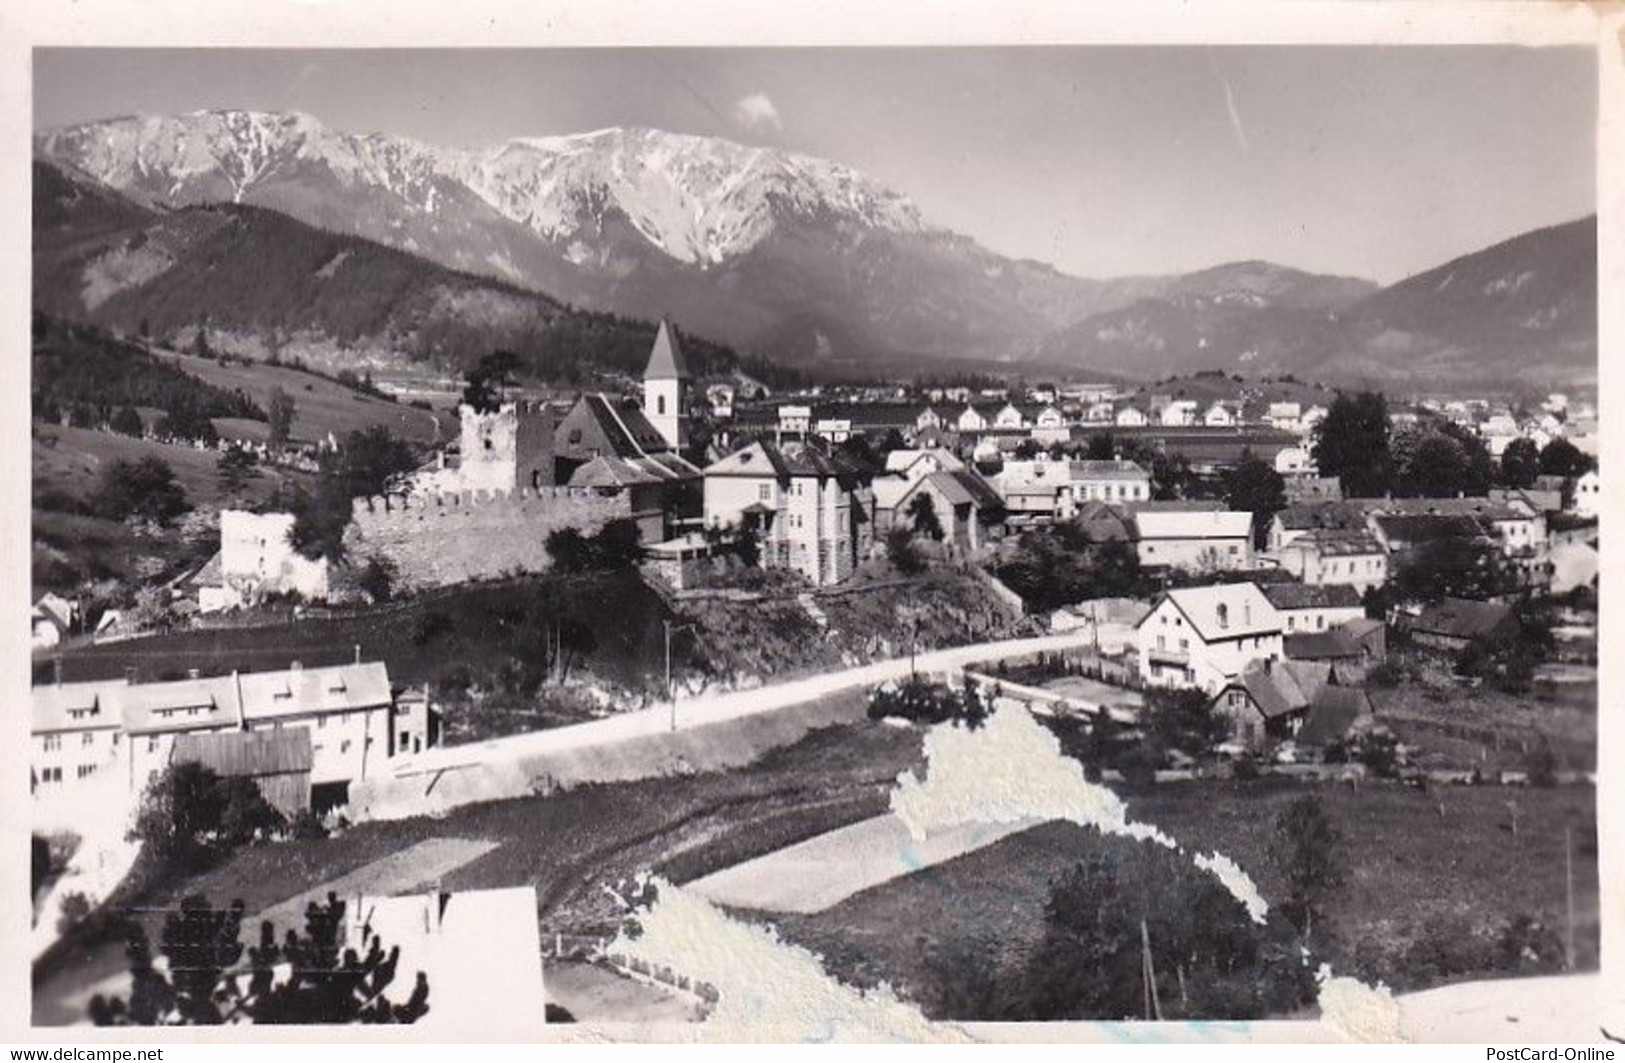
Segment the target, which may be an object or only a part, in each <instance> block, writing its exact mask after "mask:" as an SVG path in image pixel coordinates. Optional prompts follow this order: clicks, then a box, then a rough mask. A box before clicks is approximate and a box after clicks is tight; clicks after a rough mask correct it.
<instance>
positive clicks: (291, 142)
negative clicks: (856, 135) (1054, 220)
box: [36, 110, 929, 266]
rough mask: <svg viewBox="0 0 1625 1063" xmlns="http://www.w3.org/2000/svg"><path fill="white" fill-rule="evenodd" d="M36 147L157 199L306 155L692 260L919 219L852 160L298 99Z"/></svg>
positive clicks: (295, 169)
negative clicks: (385, 128)
mask: <svg viewBox="0 0 1625 1063" xmlns="http://www.w3.org/2000/svg"><path fill="white" fill-rule="evenodd" d="M36 147H37V149H38V150H39V151H40V152H41V154H43V155H44V156H46V157H47V158H51V159H54V160H56V161H60V162H65V163H69V164H71V165H73V166H75V167H77V168H79V169H81V170H83V171H85V172H86V173H88V174H90V175H91V176H93V177H95V178H96V179H98V180H100V181H102V182H104V183H106V184H108V185H111V186H112V187H114V188H117V189H119V190H121V191H125V192H129V193H132V194H137V195H139V196H141V197H143V198H147V199H151V200H154V201H157V202H167V203H170V204H186V203H199V202H211V201H214V202H218V201H231V202H255V201H256V195H255V193H256V191H259V190H261V189H264V188H266V187H267V186H268V185H270V184H272V183H275V182H282V183H283V184H286V183H289V182H299V181H301V180H308V179H309V178H310V177H311V172H310V170H309V168H310V167H317V168H319V169H325V170H326V171H329V172H330V173H331V174H332V176H333V177H334V178H336V179H337V180H338V182H339V183H340V184H341V185H343V186H345V187H346V188H347V189H351V190H354V189H358V188H360V189H367V188H371V189H375V190H379V191H382V192H384V193H386V194H387V196H388V197H389V199H390V202H391V203H392V204H394V207H393V208H392V209H407V210H410V211H412V212H414V213H419V214H433V213H435V212H436V210H437V209H441V208H443V206H444V205H445V204H446V203H447V201H448V200H449V199H453V198H461V195H462V194H464V193H472V196H474V197H477V198H478V199H479V200H481V201H483V203H484V204H486V205H487V206H489V207H490V208H492V209H494V210H495V211H496V212H497V213H499V214H501V215H502V216H503V217H505V218H507V219H508V220H510V221H512V222H516V223H518V224H520V225H523V226H525V227H526V228H528V229H530V230H532V231H533V232H535V233H536V234H537V235H539V236H541V237H542V238H543V239H544V240H546V241H549V242H551V243H555V244H559V245H562V246H568V245H570V244H571V243H572V242H575V241H578V240H581V239H591V238H592V237H593V236H594V235H595V234H596V233H597V232H599V231H601V229H602V226H603V225H604V224H605V222H606V220H607V219H608V218H609V216H610V215H612V214H616V213H618V214H619V215H621V216H624V218H625V219H626V221H627V222H628V223H629V224H630V225H631V226H632V227H633V228H634V229H636V230H637V232H638V233H640V234H641V235H642V236H643V237H644V238H645V239H646V240H648V242H649V243H650V244H652V245H653V246H654V247H656V248H658V249H659V250H660V251H662V252H663V253H664V254H666V255H668V256H670V257H671V258H674V259H677V260H678V261H681V262H684V263H689V264H695V265H702V266H709V265H716V264H720V263H722V262H725V261H727V260H728V259H730V258H732V257H735V256H737V255H740V254H743V253H745V252H746V251H749V250H750V249H751V248H752V247H754V246H756V244H757V243H759V242H760V241H761V240H762V239H764V238H765V237H766V236H767V235H768V234H769V233H771V232H772V231H773V229H774V227H775V226H776V225H777V224H779V223H780V222H782V221H784V220H787V219H789V218H801V219H815V218H816V219H821V220H825V221H832V222H834V223H835V224H837V225H847V226H853V227H857V228H871V229H883V230H887V231H891V232H903V233H914V232H923V231H927V230H928V228H929V227H928V226H927V225H926V223H925V222H924V221H923V220H922V219H921V217H920V214H919V211H918V209H917V208H916V207H915V206H914V204H913V203H912V202H911V201H910V200H909V199H908V198H907V197H905V196H903V195H902V194H900V193H898V192H895V191H893V190H892V189H889V188H887V187H886V186H884V185H882V184H881V183H880V182H878V181H876V180H874V179H873V178H871V177H868V176H867V175H865V174H862V173H860V172H858V171H857V170H854V169H852V168H851V167H848V166H843V165H841V164H839V163H835V162H830V161H828V160H825V159H819V158H814V157H811V156H807V155H798V154H795V153H791V152H785V151H778V150H773V149H768V148H760V147H751V146H748V145H744V144H739V143H735V142H733V141H729V140H723V139H720V138H715V137H704V136H696V135H691V134H683V133H671V132H666V131H664V130H658V129H649V128H643V127H612V128H608V129H599V130H594V131H592V132H588V133H577V134H569V135H562V136H540V137H521V138H516V139H513V140H510V141H507V142H506V143H503V144H499V145H497V146H495V147H492V148H490V149H487V150H483V151H461V150H454V149H443V148H437V147H433V146H430V145H427V144H423V143H420V142H418V141H415V140H411V139H409V138H405V137H398V136H393V135H388V134H379V133H370V134H354V133H346V132H342V131H338V130H334V129H331V128H330V127H328V126H326V125H324V124H323V123H322V122H321V121H320V120H318V119H316V118H314V117H312V116H310V115H307V114H301V113H298V112H265V111H241V110H207V111H194V112H191V113H188V114H182V115H174V116H168V117H146V116H142V117H132V118H118V119H111V120H109V121H105V122H95V123H90V124H87V125H81V126H74V127H70V128H65V129H57V130H51V131H48V132H46V133H44V134H42V135H40V136H39V137H38V138H37V140H36ZM261 198H264V199H267V200H271V199H273V197H269V196H265V197H261Z"/></svg>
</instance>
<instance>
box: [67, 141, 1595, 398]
mask: <svg viewBox="0 0 1625 1063" xmlns="http://www.w3.org/2000/svg"><path fill="white" fill-rule="evenodd" d="M35 149H36V153H37V157H39V158H41V159H44V160H48V161H49V162H51V163H52V164H53V165H54V166H56V167H58V172H59V173H60V174H61V175H62V176H63V179H64V180H66V181H68V182H69V183H70V184H73V185H75V186H76V187H77V188H78V189H79V192H78V193H77V197H78V198H76V199H75V210H76V213H77V216H78V224H80V225H87V226H89V225H91V221H90V219H91V218H92V217H93V216H96V215H97V214H98V212H99V213H100V214H101V215H104V217H103V223H105V224H109V225H114V226H117V225H118V224H121V222H120V218H121V217H122V215H123V214H124V213H126V212H127V211H128V210H129V209H132V208H135V209H150V210H154V211H158V212H159V213H162V212H163V211H166V210H175V209H177V208H186V207H193V208H195V207H198V206H200V205H204V204H236V205H241V206H244V207H250V206H253V207H261V208H268V209H269V210H272V211H277V212H280V213H282V214H285V215H287V216H288V217H289V218H292V219H296V220H298V221H301V222H304V223H306V224H307V225H311V226H315V227H317V228H318V229H322V230H328V231H331V232H333V233H342V234H348V235H351V236H357V237H361V238H363V239H365V240H368V241H373V242H374V243H375V244H379V245H383V246H384V247H388V248H394V249H397V250H399V251H403V252H406V253H408V254H409V255H412V256H416V257H417V258H418V259H421V260H426V261H427V262H428V263H434V264H437V265H438V266H441V267H445V268H448V269H450V270H453V271H456V272H457V273H458V274H460V275H461V276H463V277H464V280H465V281H466V280H475V279H478V278H484V277H489V278H494V280H493V281H492V285H494V287H493V288H492V290H493V291H496V290H502V291H508V292H510V294H511V293H512V292H519V291H522V290H528V292H531V293H545V295H538V297H537V298H538V299H540V300H541V301H542V302H545V303H547V304H549V305H552V306H555V307H562V308H567V307H569V306H578V307H582V308H586V309H589V310H594V311H600V312H607V313H612V314H620V315H629V316H633V317H639V318H645V319H652V318H657V317H661V316H670V317H672V318H673V319H675V320H676V321H678V322H680V323H681V324H682V326H683V327H684V328H685V330H686V331H687V332H688V333H689V334H691V335H696V336H704V337H710V338H712V339H716V340H719V341H722V342H725V343H729V344H732V345H733V346H735V347H736V348H738V349H740V350H742V351H756V352H760V353H762V354H765V355H768V356H770V357H771V358H772V359H774V360H775V361H778V362H780V363H781V364H793V365H798V366H800V365H807V366H809V367H816V368H819V369H820V371H837V372H839V371H848V372H852V373H857V374H862V373H873V372H915V371H922V370H924V371H930V370H932V369H933V368H941V367H943V366H944V365H945V364H963V363H965V362H967V361H973V362H976V363H979V364H983V365H987V366H994V365H1005V366H1009V367H1011V368H1015V369H1020V368H1022V367H1024V366H1029V365H1030V366H1031V367H1032V369H1033V371H1050V370H1051V369H1052V368H1055V367H1060V368H1067V367H1071V368H1075V369H1077V370H1089V369H1093V370H1097V371H1103V372H1110V373H1115V374H1121V375H1125V376H1131V377H1138V378H1147V377H1155V376H1159V375H1166V374H1169V373H1182V372H1189V371H1194V370H1200V369H1208V368H1218V369H1224V370H1226V371H1240V372H1249V373H1267V372H1276V373H1279V372H1294V373H1307V374H1315V375H1319V376H1321V377H1323V378H1325V379H1330V380H1342V381H1361V380H1371V381H1379V382H1380V381H1383V380H1425V379H1427V378H1429V377H1431V376H1437V377H1439V378H1440V379H1441V380H1446V379H1474V378H1476V377H1478V376H1480V375H1491V376H1495V377H1497V378H1504V379H1534V378H1537V377H1538V378H1540V379H1546V378H1548V377H1552V378H1559V379H1581V380H1583V379H1586V378H1588V377H1591V378H1594V376H1595V363H1596V350H1597V344H1596V266H1595V244H1596V234H1595V219H1594V218H1591V219H1582V220H1580V221H1577V222H1573V223H1570V224H1568V225H1564V226H1556V227H1553V228H1551V229H1546V230H1541V231H1539V232H1536V233H1529V234H1525V235H1524V236H1521V237H1518V238H1515V239H1513V240H1509V241H1506V242H1504V243H1502V244H1498V245H1496V246H1495V247H1493V248H1486V249H1484V250H1483V251H1480V252H1475V253H1473V254H1471V255H1466V256H1462V257H1461V258H1458V259H1456V260H1454V261H1453V262H1451V263H1448V264H1446V265H1445V266H1442V267H1439V269H1438V270H1433V271H1428V272H1426V273H1423V274H1420V275H1418V276H1417V277H1413V278H1410V279H1408V280H1406V281H1402V282H1400V283H1399V284H1396V285H1393V286H1391V287H1389V288H1387V289H1383V290H1380V291H1379V290H1378V289H1377V286H1376V285H1374V284H1372V283H1370V282H1369V281H1364V280H1360V279H1357V278H1349V277H1335V276H1324V275H1319V274H1313V273H1308V272H1305V271H1302V270H1295V269H1291V268H1288V267H1285V266H1280V265H1275V264H1272V263H1268V262H1261V261H1243V262H1234V263H1227V264H1224V265H1220V266H1215V267H1212V268H1210V269H1205V270H1200V271H1197V272H1194V273H1188V274H1183V275H1172V276H1137V277H1123V278H1116V279H1105V280H1098V279H1085V278H1078V277H1072V276H1068V275H1067V274H1065V273H1062V272H1061V271H1059V270H1057V269H1055V268H1054V267H1052V266H1049V265H1046V264H1044V263H1040V262H1033V261H1028V260H1018V259H1010V258H1006V257H1004V256H1001V255H998V254H996V253H994V252H992V251H990V250H988V249H987V248H985V247H983V246H981V245H980V244H979V243H977V242H976V241H975V240H973V239H971V238H969V237H966V236H963V235H960V234H957V233H954V232H952V231H950V230H947V229H945V228H942V227H940V226H937V225H934V224H932V223H930V222H929V221H927V220H926V219H925V218H924V217H923V216H922V215H921V212H920V211H919V209H918V208H917V207H916V206H915V204H914V203H913V202H912V201H911V200H909V199H908V198H907V197H906V196H905V195H903V194H901V193H899V192H897V191H894V190H892V189H890V188H887V187H886V186H885V185H884V184H883V183H881V182H879V181H877V180H875V179H873V178H871V177H868V176H866V175H864V174H862V173H860V172H859V171H856V170H854V169H852V168H851V167H847V166H843V165H841V164H839V163H834V162H829V161H827V160H821V159H815V158H812V157H810V156H805V155H798V154H795V153H791V152H784V151H776V150H772V149H767V148H760V147H750V146H747V145H743V144H737V143H734V142H731V141H727V140H722V139H718V138H711V137H699V136H691V135H686V134H677V133H668V132H663V131H660V130H653V129H644V128H624V129H622V128H617V129H606V130H598V131H595V132H592V133H584V134H578V135H572V136H559V137H538V138H520V139H516V140H513V141H509V142H507V143H505V144H501V145H497V146H496V147H493V148H490V149H488V150H476V151H461V150H451V149H442V148H436V147H433V146H430V145H426V144H422V143H420V142H417V141H413V140H411V139H408V138H403V137H395V136H388V135H383V134H364V135H362V134H353V133H346V132H341V131H336V130H333V129H330V128H329V127H327V126H325V125H324V124H322V123H321V122H319V121H318V120H316V119H314V118H312V117H310V116H308V115H300V114H277V113H263V112H248V111H202V112H194V113H191V114H186V115H175V116H168V117H138V118H121V119H112V120H108V121H105V122H95V123H89V124H86V125H81V126H74V127H70V128H66V129H58V130H50V131H46V132H43V133H41V134H40V135H38V136H37V137H36V138H35ZM113 193H119V194H121V197H120V200H119V202H118V203H115V202H113V201H111V200H107V199H106V198H105V197H106V196H107V195H111V194H113ZM98 197H102V198H100V199H98ZM121 203H122V204H124V205H120V204H121ZM41 209H46V210H49V209H53V208H52V207H51V205H50V204H45V205H43V207H42V205H41V204H40V203H39V202H38V201H36V211H37V212H38V211H40V210H41ZM37 217H38V215H37ZM194 217H201V215H195V214H194ZM125 220H126V221H127V220H128V219H125ZM256 224H257V225H258V226H259V227H260V228H264V227H265V226H268V225H270V224H271V223H270V222H260V223H256ZM92 227H93V226H92ZM63 235H64V234H62V233H57V234H55V235H53V237H52V242H53V245H52V247H51V248H50V249H49V251H50V255H48V256H47V257H51V256H56V257H60V252H61V251H62V250H63V249H62V248H61V247H60V246H58V245H57V244H56V243H55V241H59V240H60V239H61V238H62V237H63ZM365 257H366V261H368V262H369V263H371V262H374V261H375V259H374V258H373V257H372V256H365ZM117 261H118V263H119V268H120V269H122V270H125V271H126V272H124V273H120V274H119V275H118V276H116V277H115V276H110V275H109V273H108V270H107V268H106V264H103V265H101V266H94V267H92V266H88V265H87V266H86V268H87V269H90V270H91V271H92V273H97V276H95V277H91V278H90V279H88V280H86V281H83V282H81V283H79V285H78V286H79V287H83V288H84V289H85V291H86V293H87V296H88V299H89V302H90V303H94V301H95V299H96V298H98V297H100V293H101V290H102V287H105V286H106V285H108V284H114V285H115V286H116V285H118V284H124V285H125V286H126V287H128V286H129V284H130V283H131V282H132V277H133V276H134V275H133V274H129V273H128V272H127V267H129V266H130V263H126V262H123V261H122V260H117ZM142 261H144V260H143V259H142V257H141V256H140V255H136V256H135V257H134V258H133V259H131V260H130V262H133V263H134V265H135V268H136V269H137V271H138V272H139V269H140V268H144V267H142V266H141V263H142ZM357 261H360V260H359V259H358V260H357ZM376 261H377V262H382V261H384V260H382V259H376ZM150 265H151V262H150V261H149V262H148V266H150ZM97 271H99V273H98V272H97ZM388 275H390V271H388V270H385V271H383V272H382V273H381V274H380V278H383V277H386V276H388ZM284 281H285V283H287V284H289V285H291V286H293V287H295V288H300V289H302V290H303V289H306V288H308V284H307V282H306V281H305V280H302V279H300V278H296V277H293V276H291V275H289V276H287V277H285V278H284ZM498 282H500V283H498ZM164 283H165V282H162V281H156V280H155V287H154V288H153V289H152V291H157V290H158V289H160V288H162V287H163V286H164ZM378 283H381V284H387V283H388V282H387V281H385V280H382V279H380V280H379V281H378ZM354 288H355V290H356V291H359V290H360V287H359V283H358V281H357V282H356V283H355V284H354ZM124 298H126V299H128V298H130V297H128V296H126V297H124ZM175 298H176V299H177V300H178V299H179V297H178V296H176V297H175ZM504 298H506V296H505V297H504ZM119 305H120V304H119V303H117V302H115V303H114V304H113V307H112V309H111V310H108V311H103V310H101V309H99V308H97V307H95V306H87V307H86V309H87V310H88V311H90V312H92V313H101V314H105V313H111V312H114V311H116V310H117V308H118V306H119ZM175 305H179V303H178V302H174V303H166V304H165V306H166V307H171V306H175ZM164 312H165V313H168V312H169V310H168V309H166V310H165V311H164ZM438 313H439V316H438V317H436V316H435V315H430V318H431V319H433V320H436V321H440V322H443V321H444V320H445V313H444V311H443V310H442V311H440V312H438ZM475 320H476V321H478V320H480V319H479V316H478V315H475ZM394 327H396V328H397V329H398V330H400V331H398V332H397V333H393V334H392V335H394V336H395V339H392V340H390V341H389V342H399V343H404V344H409V345H410V344H416V346H412V347H411V348H410V349H411V350H414V351H416V350H418V349H419V348H421V347H422V343H421V341H420V340H418V339H416V338H415V337H416V333H415V332H414V331H413V330H412V329H411V328H409V327H408V324H407V322H406V320H405V319H397V320H396V321H395V326H394ZM430 346H433V344H430Z"/></svg>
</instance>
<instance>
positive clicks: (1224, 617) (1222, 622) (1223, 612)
mask: <svg viewBox="0 0 1625 1063" xmlns="http://www.w3.org/2000/svg"><path fill="white" fill-rule="evenodd" d="M1219 626H1220V627H1229V626H1230V607H1229V606H1228V605H1225V604H1224V603H1223V602H1220V603H1219Z"/></svg>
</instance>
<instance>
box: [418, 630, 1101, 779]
mask: <svg viewBox="0 0 1625 1063" xmlns="http://www.w3.org/2000/svg"><path fill="white" fill-rule="evenodd" d="M1090 644H1091V640H1090V637H1089V635H1088V634H1087V633H1080V632H1067V633H1066V634H1063V635H1044V636H1038V637H1034V638H1025V639H1007V640H1005V641H1001V642H979V643H976V644H974V645H971V646H956V647H953V648H951V649H945V650H933V651H931V652H929V653H921V654H919V655H918V656H917V657H915V658H914V659H913V660H912V661H910V659H909V658H907V657H899V658H894V659H891V660H885V661H875V662H873V663H871V664H865V665H860V666H858V667H856V668H847V669H843V670H842V671H839V672H826V673H824V674H822V675H815V676H808V677H806V678H804V679H794V680H790V681H789V682H785V683H775V684H773V685H770V686H762V687H756V688H755V689H753V690H733V691H727V692H716V693H705V694H700V695H697V696H695V697H692V698H678V699H677V706H676V729H677V730H680V731H681V730H686V729H688V728H691V727H702V726H706V725H709V724H714V723H720V722H723V721H726V720H734V719H739V718H741V717H746V716H753V715H756V714H758V713H765V712H773V711H775V710H778V709H783V708H787V707H789V706H792V705H799V704H801V703H803V702H807V701H811V700H813V699H815V698H819V697H823V696H825V695H828V694H834V693H837V692H839V691H842V690H849V689H851V688H853V687H865V686H874V685H876V684H879V683H883V682H885V681H887V680H889V679H902V678H904V677H906V676H907V675H908V674H909V672H910V670H911V669H913V670H915V671H920V672H945V671H953V670H957V669H959V668H962V667H964V666H965V665H967V664H972V663H975V662H978V661H988V660H1000V659H1005V658H1009V657H1020V656H1023V655H1026V654H1035V653H1052V652H1056V651H1059V650H1072V649H1081V648H1083V647H1087V646H1089V645H1090ZM672 715H673V713H672V706H671V703H670V702H658V703H656V704H655V705H653V706H651V707H650V708H647V709H641V710H639V711H637V712H626V713H619V714H617V715H614V716H609V717H605V718H604V719H602V720H593V721H591V722H588V723H579V724H572V725H570V726H568V727H555V728H551V729H549V730H546V731H533V732H530V733H527V734H521V735H513V736H510V737H507V738H493V739H490V740H488V741H485V742H472V743H469V744H468V745H460V746H450V747H443V748H439V749H431V750H427V751H425V752H424V753H422V754H420V755H418V756H415V757H409V758H404V759H400V760H397V761H396V762H395V764H394V765H393V766H394V774H396V775H397V776H400V775H417V774H421V773H424V772H435V771H443V770H448V769H456V768H466V767H470V766H473V765H490V764H497V763H502V762H504V761H515V760H522V759H525V758H528V757H533V756H538V755H542V754H548V753H559V752H564V751H567V750H576V749H585V748H590V747H593V746H600V745H609V744H612V743H616V742H623V741H626V740H628V739H632V738H640V737H645V736H649V735H657V734H665V733H668V732H670V731H671V730H672V729H673V728H672Z"/></svg>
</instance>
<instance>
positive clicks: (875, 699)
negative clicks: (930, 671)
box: [869, 675, 988, 730]
mask: <svg viewBox="0 0 1625 1063" xmlns="http://www.w3.org/2000/svg"><path fill="white" fill-rule="evenodd" d="M987 713H988V707H987V704H986V703H985V702H984V701H983V699H982V695H981V693H980V692H979V691H977V689H976V687H975V686H974V685H973V684H972V683H971V682H970V680H969V679H967V680H966V681H965V684H964V686H963V687H962V688H961V689H959V690H955V689H953V688H952V687H950V686H945V685H944V684H942V683H938V682H934V681H933V680H931V679H928V678H927V677H925V676H921V675H911V676H909V677H908V678H907V679H904V680H902V681H901V682H899V683H896V684H885V685H882V686H880V687H877V688H876V689H875V692H874V693H873V694H871V695H870V697H869V719H871V720H881V719H885V718H887V717H891V718H893V719H899V720H908V721H909V722H910V723H924V724H937V723H947V722H948V721H950V720H959V721H962V722H963V723H964V724H965V725H966V726H967V727H969V728H971V729H972V730H975V729H976V728H978V727H980V726H981V725H982V722H983V721H984V720H986V719H987Z"/></svg>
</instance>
